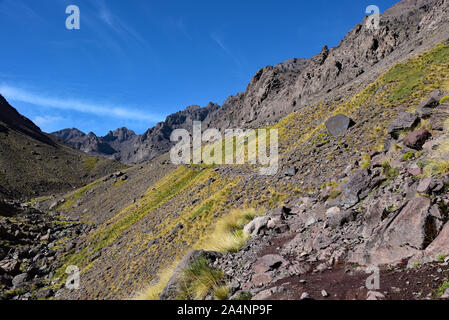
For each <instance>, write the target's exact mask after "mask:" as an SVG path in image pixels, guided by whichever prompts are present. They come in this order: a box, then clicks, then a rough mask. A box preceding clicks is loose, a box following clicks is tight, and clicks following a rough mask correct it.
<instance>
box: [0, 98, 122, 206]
mask: <svg viewBox="0 0 449 320" xmlns="http://www.w3.org/2000/svg"><path fill="white" fill-rule="evenodd" d="M121 167H123V165H121V164H119V163H113V162H112V161H109V160H102V159H97V158H90V157H88V156H87V155H86V154H84V153H82V152H79V151H76V150H73V149H72V148H69V147H68V146H66V145H64V144H61V143H60V142H57V141H56V139H54V138H53V137H51V136H50V135H47V134H46V133H43V132H42V131H41V130H40V129H39V128H38V127H37V126H36V125H35V124H34V123H33V122H32V121H30V120H29V119H27V118H25V117H24V116H22V115H21V114H19V113H18V112H17V110H16V109H14V108H13V107H12V106H11V105H10V104H9V103H8V102H7V101H6V100H5V99H4V98H3V97H2V96H0V168H1V169H0V170H1V171H0V198H10V199H11V198H16V199H17V198H20V197H25V198H26V197H36V196H39V195H43V194H48V193H52V192H53V193H59V192H66V191H68V190H70V189H73V188H75V187H80V186H82V185H85V184H86V183H88V182H90V181H92V180H95V179H98V178H99V177H101V176H103V175H106V174H107V173H110V172H113V171H114V170H117V169H118V168H121Z"/></svg>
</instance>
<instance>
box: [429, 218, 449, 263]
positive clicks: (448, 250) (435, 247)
mask: <svg viewBox="0 0 449 320" xmlns="http://www.w3.org/2000/svg"><path fill="white" fill-rule="evenodd" d="M424 254H425V255H426V256H427V257H429V258H430V260H431V261H433V260H435V259H437V258H438V257H439V256H442V255H447V254H449V222H447V223H446V224H445V225H444V228H443V230H441V232H440V234H439V235H438V237H437V238H436V239H435V240H434V241H433V242H432V243H431V244H430V245H429V246H428V247H427V248H426V250H425V251H424Z"/></svg>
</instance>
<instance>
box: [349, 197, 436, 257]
mask: <svg viewBox="0 0 449 320" xmlns="http://www.w3.org/2000/svg"><path fill="white" fill-rule="evenodd" d="M430 208H431V201H430V199H428V198H425V197H416V198H414V199H412V200H410V201H409V202H408V203H407V205H406V206H405V207H404V208H403V209H402V210H401V211H399V213H394V214H391V215H390V216H388V217H386V218H385V219H384V220H382V222H381V223H380V224H379V225H378V226H377V227H375V229H374V230H372V231H371V232H372V234H371V236H370V237H369V238H368V239H367V241H365V242H364V243H362V244H361V245H360V246H358V247H357V248H356V249H354V250H353V251H351V252H350V253H349V259H348V261H349V262H353V263H358V264H361V265H397V264H400V263H402V262H403V261H404V260H406V259H409V258H411V257H413V256H414V255H416V254H418V253H419V252H421V251H422V250H424V249H425V248H426V247H427V246H428V245H429V244H430V243H431V242H432V241H433V240H434V239H435V238H436V236H437V235H438V230H437V226H436V221H435V218H434V217H432V216H431V215H430V213H429V209H430ZM382 212H383V209H382V207H381V206H379V210H378V211H376V215H377V216H378V215H380V214H381V213H382ZM364 231H365V232H366V231H370V230H364Z"/></svg>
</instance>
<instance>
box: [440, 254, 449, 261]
mask: <svg viewBox="0 0 449 320" xmlns="http://www.w3.org/2000/svg"><path fill="white" fill-rule="evenodd" d="M447 257H449V254H442V255H439V256H438V258H437V260H438V262H443V261H444V259H446V258H447Z"/></svg>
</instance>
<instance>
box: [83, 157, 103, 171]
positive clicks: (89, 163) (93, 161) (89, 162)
mask: <svg viewBox="0 0 449 320" xmlns="http://www.w3.org/2000/svg"><path fill="white" fill-rule="evenodd" d="M98 161H100V159H98V158H95V157H88V158H85V159H84V160H83V166H84V169H86V170H87V171H89V172H90V171H92V170H93V169H95V167H96V166H97V163H98Z"/></svg>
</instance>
